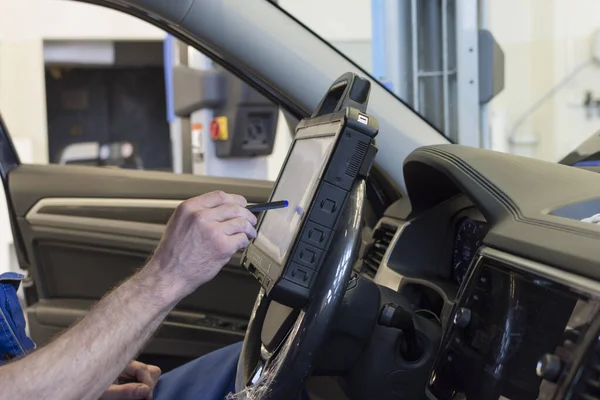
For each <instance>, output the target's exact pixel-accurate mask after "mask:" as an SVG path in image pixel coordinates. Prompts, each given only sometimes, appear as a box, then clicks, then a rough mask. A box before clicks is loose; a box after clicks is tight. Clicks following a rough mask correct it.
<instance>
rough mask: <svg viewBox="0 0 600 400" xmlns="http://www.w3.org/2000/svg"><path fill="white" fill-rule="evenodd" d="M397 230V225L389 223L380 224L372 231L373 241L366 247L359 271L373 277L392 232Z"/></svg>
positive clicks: (392, 234)
mask: <svg viewBox="0 0 600 400" xmlns="http://www.w3.org/2000/svg"><path fill="white" fill-rule="evenodd" d="M396 230H398V227H396V226H394V225H390V224H385V223H383V224H381V225H379V227H378V228H377V229H375V231H374V232H373V243H372V244H371V246H370V247H369V248H368V249H367V251H366V253H365V256H364V259H363V265H362V270H361V272H362V273H363V274H364V275H366V276H368V277H369V278H371V279H372V278H375V274H377V270H378V269H379V266H380V265H381V262H382V261H383V256H384V255H385V252H386V251H387V249H388V247H389V246H390V243H391V242H392V238H393V237H394V234H395V233H396Z"/></svg>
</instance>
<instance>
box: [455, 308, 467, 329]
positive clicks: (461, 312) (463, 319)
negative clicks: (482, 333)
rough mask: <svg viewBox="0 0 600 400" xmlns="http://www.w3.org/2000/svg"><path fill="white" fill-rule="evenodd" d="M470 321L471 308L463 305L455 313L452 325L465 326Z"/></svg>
mask: <svg viewBox="0 0 600 400" xmlns="http://www.w3.org/2000/svg"><path fill="white" fill-rule="evenodd" d="M470 322H471V310H469V309H468V308H465V307H461V308H459V309H458V311H457V312H456V314H455V315H454V325H456V326H458V327H459V328H466V327H467V325H469V323H470Z"/></svg>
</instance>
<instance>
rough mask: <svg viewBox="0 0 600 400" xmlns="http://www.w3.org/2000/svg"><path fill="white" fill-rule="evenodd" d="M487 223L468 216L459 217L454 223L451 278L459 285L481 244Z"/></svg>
mask: <svg viewBox="0 0 600 400" xmlns="http://www.w3.org/2000/svg"><path fill="white" fill-rule="evenodd" d="M486 233H487V224H486V223H485V222H482V221H477V220H474V219H472V218H470V217H464V218H462V219H460V220H459V221H458V223H457V225H456V233H455V236H454V248H453V252H452V272H451V279H452V281H453V282H454V283H456V284H458V285H460V284H462V282H463V281H464V279H465V277H466V275H467V271H468V270H469V266H470V265H471V262H472V261H473V257H475V253H477V250H478V249H479V248H480V247H481V246H482V245H483V238H484V237H485V235H486Z"/></svg>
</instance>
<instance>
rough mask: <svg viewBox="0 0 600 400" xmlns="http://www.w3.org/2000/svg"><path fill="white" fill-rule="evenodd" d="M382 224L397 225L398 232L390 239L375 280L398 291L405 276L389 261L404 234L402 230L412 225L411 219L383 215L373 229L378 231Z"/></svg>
mask: <svg viewBox="0 0 600 400" xmlns="http://www.w3.org/2000/svg"><path fill="white" fill-rule="evenodd" d="M382 224H388V225H394V226H395V227H396V233H395V234H394V237H393V238H392V240H391V241H390V245H389V246H388V248H387V250H386V251H385V254H384V255H383V260H382V261H381V263H380V264H379V268H378V269H377V274H375V278H374V282H375V283H376V284H378V285H380V286H385V287H387V288H389V289H392V290H395V291H397V290H398V289H399V288H400V283H401V281H402V279H403V278H404V276H403V275H401V274H399V273H398V272H396V271H394V270H393V269H391V268H390V266H389V264H388V261H389V259H390V255H391V254H392V251H393V250H394V247H395V246H396V243H398V240H399V238H400V236H401V235H402V232H403V231H404V229H406V227H408V226H409V225H410V221H405V220H398V219H395V218H390V217H383V218H381V219H380V220H379V221H378V222H377V225H376V226H375V229H373V231H376V230H377V229H378V228H379V227H380V226H381V225H382Z"/></svg>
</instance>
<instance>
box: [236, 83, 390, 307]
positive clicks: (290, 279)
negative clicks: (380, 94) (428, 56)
mask: <svg viewBox="0 0 600 400" xmlns="http://www.w3.org/2000/svg"><path fill="white" fill-rule="evenodd" d="M344 77H346V79H345V81H344V80H343V79H342V78H344ZM342 78H340V79H339V80H338V81H336V83H335V84H334V85H333V86H332V88H330V90H329V91H328V96H330V98H329V99H328V97H327V96H325V98H324V99H323V100H322V102H321V105H320V106H319V108H318V111H316V112H315V114H313V117H311V118H309V119H305V120H302V121H301V122H300V123H299V124H298V127H297V128H296V136H295V138H294V141H293V143H292V146H291V147H290V150H289V152H288V155H287V158H286V160H285V163H284V165H283V167H282V169H281V172H280V174H279V177H278V178H277V181H276V183H275V187H274V190H273V193H272V194H271V198H270V200H269V201H279V200H287V201H288V202H289V205H288V206H287V207H286V208H282V209H277V210H269V211H266V212H264V214H263V215H262V217H261V219H260V222H259V226H258V231H257V237H256V239H254V240H253V242H252V243H250V245H249V246H248V249H247V250H246V253H245V256H244V259H243V265H244V267H245V268H247V269H248V270H249V271H250V272H251V273H252V274H253V275H254V276H255V277H256V278H257V279H258V281H259V282H260V283H261V285H262V286H263V287H264V288H265V290H266V292H267V294H268V295H269V296H270V298H271V299H273V300H275V301H278V302H280V303H282V304H285V305H288V306H291V307H301V306H302V305H304V304H305V302H306V300H307V299H308V297H309V295H310V290H311V288H312V286H313V284H314V283H315V281H316V280H317V279H318V273H319V271H320V270H321V268H327V265H323V261H324V259H325V255H326V254H327V251H328V250H329V245H330V243H331V238H332V235H333V233H334V231H335V226H336V223H337V219H338V215H339V214H340V211H341V209H342V207H343V206H344V202H345V200H346V197H347V195H348V192H349V191H350V189H351V188H352V186H353V184H354V183H355V181H356V180H357V179H360V178H361V177H365V176H366V175H367V174H368V172H369V170H370V168H371V165H372V163H373V160H374V158H375V154H376V152H377V150H376V147H375V145H374V138H375V136H376V135H377V133H378V124H377V121H376V120H375V118H373V117H372V116H370V115H368V114H366V112H364V111H363V110H366V102H367V99H368V87H369V86H368V84H369V82H368V81H364V80H359V79H360V78H357V77H356V76H355V75H353V74H346V75H344V76H342ZM340 82H341V83H340ZM365 82H366V83H365ZM336 85H337V86H336ZM365 85H366V86H367V90H366V94H365V93H364V92H365V89H364V86H365ZM340 86H342V89H341V90H340ZM336 87H337V90H338V91H337V93H336V92H334V95H335V94H337V95H338V96H339V95H340V94H341V95H342V96H343V95H344V94H345V95H346V96H347V97H350V99H353V101H344V99H338V98H336V97H334V98H333V100H331V92H332V90H333V91H335V90H336ZM353 88H354V94H355V96H354V98H352V94H353V92H352V90H353ZM359 89H361V90H362V91H361V90H359ZM357 97H358V100H360V102H357V101H356V100H357V99H356V98H357ZM328 101H329V104H328ZM332 101H337V103H332ZM347 103H350V106H346V107H343V106H344V105H345V104H347ZM331 104H334V107H333V109H331V107H332V105H331ZM352 105H355V106H358V108H355V107H352ZM324 107H325V108H324ZM327 107H330V109H331V111H334V112H331V113H325V111H326V108H327ZM335 108H342V109H341V110H339V111H335ZM359 108H360V109H359ZM361 109H362V110H361ZM319 110H320V112H319Z"/></svg>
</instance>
